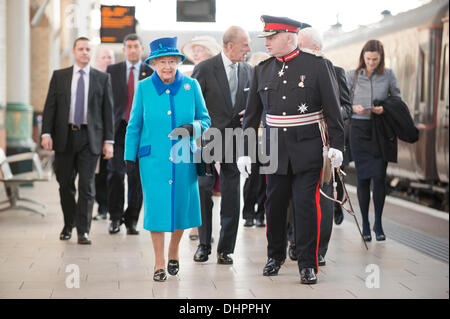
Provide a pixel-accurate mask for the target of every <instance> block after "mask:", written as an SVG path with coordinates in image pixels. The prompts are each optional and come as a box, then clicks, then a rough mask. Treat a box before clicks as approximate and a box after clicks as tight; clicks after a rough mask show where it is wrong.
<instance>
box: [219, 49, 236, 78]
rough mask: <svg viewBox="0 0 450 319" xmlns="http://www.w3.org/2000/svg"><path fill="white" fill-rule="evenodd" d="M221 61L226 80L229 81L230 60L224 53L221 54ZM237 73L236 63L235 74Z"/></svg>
mask: <svg viewBox="0 0 450 319" xmlns="http://www.w3.org/2000/svg"><path fill="white" fill-rule="evenodd" d="M221 55H222V60H223V66H224V67H225V72H226V73H227V79H228V80H229V79H230V73H231V67H230V65H231V64H232V63H233V62H231V60H230V59H229V58H228V57H227V56H226V55H225V53H223V51H222V53H221ZM238 72H239V63H236V74H238Z"/></svg>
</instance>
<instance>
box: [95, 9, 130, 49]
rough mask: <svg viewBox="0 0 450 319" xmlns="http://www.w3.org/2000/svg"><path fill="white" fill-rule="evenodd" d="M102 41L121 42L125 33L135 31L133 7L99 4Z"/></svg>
mask: <svg viewBox="0 0 450 319" xmlns="http://www.w3.org/2000/svg"><path fill="white" fill-rule="evenodd" d="M100 10H101V28H100V38H101V41H102V43H121V42H123V39H124V38H125V36H126V35H128V34H130V33H136V20H135V18H134V14H135V7H124V6H101V9H100Z"/></svg>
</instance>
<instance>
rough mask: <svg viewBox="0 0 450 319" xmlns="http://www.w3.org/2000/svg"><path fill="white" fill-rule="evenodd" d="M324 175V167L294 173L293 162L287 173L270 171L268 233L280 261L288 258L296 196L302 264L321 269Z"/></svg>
mask: <svg viewBox="0 0 450 319" xmlns="http://www.w3.org/2000/svg"><path fill="white" fill-rule="evenodd" d="M320 176H321V169H320V168H315V169H310V170H307V171H303V172H300V173H297V174H293V172H292V169H291V167H290V165H289V169H288V173H287V175H277V174H268V175H267V200H266V219H267V233H266V235H267V242H268V245H267V255H268V257H269V258H273V259H276V260H279V261H282V260H285V259H286V246H287V233H286V232H287V211H288V204H289V199H290V198H291V197H292V200H293V203H294V227H295V230H296V231H295V242H296V250H295V252H296V255H297V257H298V267H299V269H303V268H314V270H315V272H317V271H318V269H319V265H318V258H317V254H318V246H319V236H320V221H321V211H320V193H319V183H320Z"/></svg>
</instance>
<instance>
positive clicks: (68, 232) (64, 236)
mask: <svg viewBox="0 0 450 319" xmlns="http://www.w3.org/2000/svg"><path fill="white" fill-rule="evenodd" d="M70 238H72V229H71V228H70V229H69V228H68V227H66V226H64V228H63V229H62V231H61V234H59V239H60V240H69V239H70Z"/></svg>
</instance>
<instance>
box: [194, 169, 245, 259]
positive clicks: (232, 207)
mask: <svg viewBox="0 0 450 319" xmlns="http://www.w3.org/2000/svg"><path fill="white" fill-rule="evenodd" d="M214 183H215V178H214V176H204V177H203V176H201V177H199V191H200V202H201V212H202V226H200V227H199V228H198V234H199V239H200V244H203V245H206V246H211V231H212V208H213V202H212V199H211V196H212V189H213V187H214ZM239 185H240V173H239V170H238V168H237V165H236V164H234V163H220V192H221V198H222V199H221V202H220V203H221V204H220V225H221V229H220V238H219V243H218V244H217V252H218V253H228V254H232V253H233V252H234V247H235V244H236V236H237V231H238V226H239V211H240V186H239Z"/></svg>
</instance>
